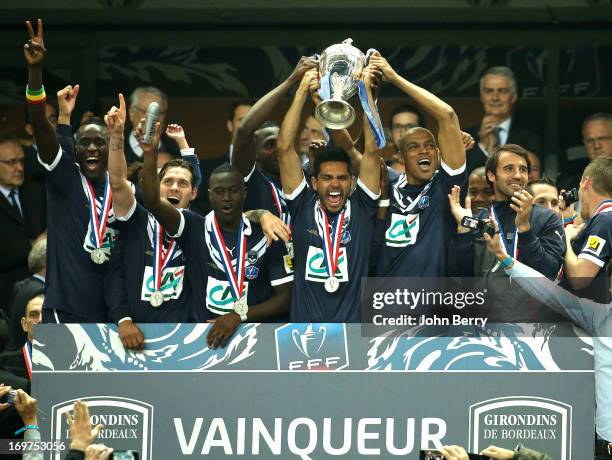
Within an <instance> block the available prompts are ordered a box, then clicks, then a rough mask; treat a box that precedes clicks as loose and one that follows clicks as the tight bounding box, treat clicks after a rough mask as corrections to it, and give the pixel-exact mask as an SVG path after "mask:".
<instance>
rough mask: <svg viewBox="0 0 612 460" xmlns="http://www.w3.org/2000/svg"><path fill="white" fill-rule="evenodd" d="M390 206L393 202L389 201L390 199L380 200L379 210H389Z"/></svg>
mask: <svg viewBox="0 0 612 460" xmlns="http://www.w3.org/2000/svg"><path fill="white" fill-rule="evenodd" d="M390 204H391V201H390V200H389V198H387V199H385V200H378V207H379V208H388V207H389V205H390Z"/></svg>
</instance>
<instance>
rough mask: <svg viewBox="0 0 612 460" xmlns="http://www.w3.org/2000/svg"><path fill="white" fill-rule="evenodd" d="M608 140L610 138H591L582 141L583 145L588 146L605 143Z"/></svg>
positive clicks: (610, 137)
mask: <svg viewBox="0 0 612 460" xmlns="http://www.w3.org/2000/svg"><path fill="white" fill-rule="evenodd" d="M610 139H612V136H600V137H591V138H589V139H584V143H585V144H589V145H595V144H596V143H598V142H606V141H609V140H610Z"/></svg>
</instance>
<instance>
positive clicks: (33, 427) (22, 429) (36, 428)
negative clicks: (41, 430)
mask: <svg viewBox="0 0 612 460" xmlns="http://www.w3.org/2000/svg"><path fill="white" fill-rule="evenodd" d="M25 430H38V425H26V426H23V427H21V428H19V429H18V430H17V431H15V436H17V435H18V434H21V433H23V432H24V431H25Z"/></svg>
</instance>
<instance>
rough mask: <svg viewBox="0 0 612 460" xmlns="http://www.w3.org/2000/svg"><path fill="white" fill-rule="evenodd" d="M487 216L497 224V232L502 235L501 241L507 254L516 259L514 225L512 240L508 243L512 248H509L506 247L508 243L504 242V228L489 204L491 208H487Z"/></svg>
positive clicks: (516, 245)
mask: <svg viewBox="0 0 612 460" xmlns="http://www.w3.org/2000/svg"><path fill="white" fill-rule="evenodd" d="M489 217H490V218H491V220H492V221H494V222H495V223H496V224H497V229H498V230H499V234H500V236H501V237H502V238H501V241H502V243H503V244H504V248H506V252H507V253H508V254H511V255H512V257H513V258H514V259H517V258H518V229H517V228H516V227H515V228H514V236H513V238H512V242H511V243H510V245H511V246H512V250H510V248H508V245H507V244H506V234H505V233H504V229H503V227H502V224H501V220H499V219H498V218H497V214H496V213H495V209H494V208H493V206H491V209H490V210H489Z"/></svg>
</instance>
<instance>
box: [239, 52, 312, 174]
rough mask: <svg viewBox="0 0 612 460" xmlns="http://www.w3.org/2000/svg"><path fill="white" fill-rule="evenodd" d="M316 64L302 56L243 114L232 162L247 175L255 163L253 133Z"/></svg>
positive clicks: (309, 58)
mask: <svg viewBox="0 0 612 460" xmlns="http://www.w3.org/2000/svg"><path fill="white" fill-rule="evenodd" d="M316 66H317V61H316V60H315V59H313V58H311V57H302V58H301V59H300V61H299V62H298V64H297V66H296V67H295V69H294V70H293V72H292V73H291V75H289V78H287V79H286V80H285V81H283V82H282V83H281V84H280V85H278V86H277V87H276V88H274V89H273V90H272V91H270V92H269V93H268V94H266V95H265V96H264V97H262V98H261V99H259V100H258V101H257V102H256V103H255V105H254V106H253V107H251V110H249V111H248V113H247V114H246V115H245V117H244V118H243V119H242V122H241V123H240V126H239V127H238V130H237V132H236V140H235V141H234V151H233V154H232V164H233V165H235V166H236V167H237V168H238V169H239V170H240V172H241V173H242V174H243V175H245V176H247V175H248V174H249V173H250V172H251V170H252V169H253V166H254V165H255V143H254V141H253V133H254V132H255V131H257V129H259V127H260V126H261V125H262V123H263V122H264V121H266V120H267V119H268V118H270V115H271V114H272V112H273V110H274V108H275V107H276V106H277V105H278V103H279V102H280V101H281V100H282V99H283V97H284V96H285V95H286V94H287V92H288V91H289V90H290V89H291V87H292V86H293V84H294V83H298V82H299V81H300V80H301V79H302V77H303V76H304V74H305V73H306V71H308V70H309V69H313V68H315V67H316Z"/></svg>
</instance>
